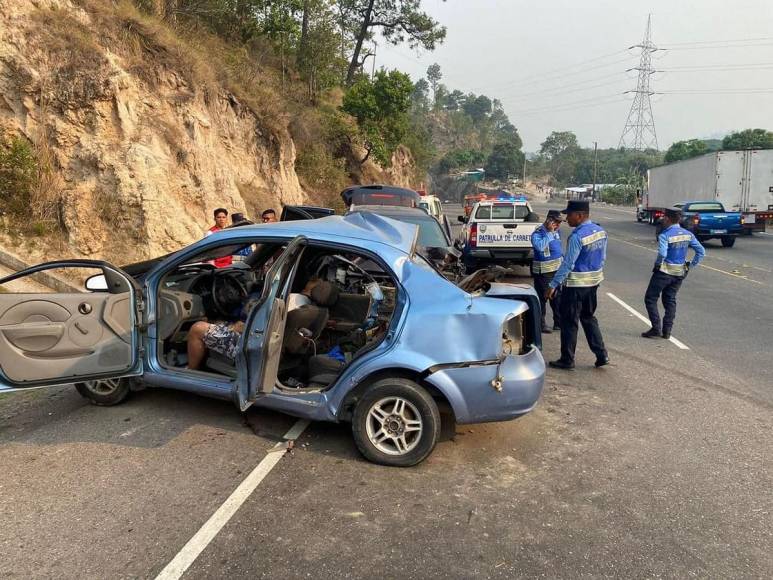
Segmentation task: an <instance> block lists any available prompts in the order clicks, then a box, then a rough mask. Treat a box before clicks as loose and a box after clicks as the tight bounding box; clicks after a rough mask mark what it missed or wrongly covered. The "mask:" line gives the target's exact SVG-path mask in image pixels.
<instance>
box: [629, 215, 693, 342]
mask: <svg viewBox="0 0 773 580" xmlns="http://www.w3.org/2000/svg"><path fill="white" fill-rule="evenodd" d="M681 220H682V212H681V210H679V209H667V210H666V212H665V216H664V217H663V226H664V228H663V231H662V232H661V233H660V235H659V236H658V257H657V258H656V259H655V267H654V268H653V269H652V277H651V278H650V284H649V286H647V292H646V293H645V294H644V305H645V306H646V307H647V314H648V315H649V317H650V324H651V325H652V328H650V329H649V330H648V331H647V332H642V334H641V335H642V336H643V337H644V338H655V337H658V336H662V337H663V338H671V328H672V327H673V326H674V318H676V294H677V292H679V288H681V286H682V282H683V281H684V279H685V276H687V273H688V272H689V271H690V268H694V267H695V266H697V265H698V264H700V263H701V260H703V256H705V255H706V250H705V249H704V248H703V246H702V245H701V243H700V242H699V241H698V240H697V239H695V236H694V235H693V233H692V232H691V231H689V230H686V229H684V228H683V227H681V226H680V225H679V222H680V221H681ZM688 248H692V249H693V251H694V252H695V255H694V256H693V259H692V262H687V249H688ZM661 294H662V295H663V306H664V308H665V310H666V312H665V314H664V315H663V327H662V328H661V326H660V313H659V312H658V298H660V296H661Z"/></svg>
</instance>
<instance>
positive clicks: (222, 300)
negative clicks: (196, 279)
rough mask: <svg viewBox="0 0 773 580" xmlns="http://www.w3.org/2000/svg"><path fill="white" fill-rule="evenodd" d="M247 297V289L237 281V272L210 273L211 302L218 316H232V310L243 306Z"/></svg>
mask: <svg viewBox="0 0 773 580" xmlns="http://www.w3.org/2000/svg"><path fill="white" fill-rule="evenodd" d="M247 296H249V292H248V291H247V287H246V286H245V285H244V283H243V282H242V281H241V280H239V278H238V273H237V272H231V271H228V270H226V271H224V272H218V271H217V270H216V271H215V272H213V273H212V301H213V302H214V304H215V310H217V312H218V313H219V314H221V315H223V316H225V317H226V318H228V317H230V316H232V315H233V309H234V308H235V307H236V306H241V305H242V304H244V301H245V300H246V299H247Z"/></svg>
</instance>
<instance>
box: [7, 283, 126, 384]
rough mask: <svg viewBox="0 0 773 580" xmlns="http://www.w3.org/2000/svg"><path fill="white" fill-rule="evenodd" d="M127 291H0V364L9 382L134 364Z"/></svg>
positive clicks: (58, 379) (117, 370)
mask: <svg viewBox="0 0 773 580" xmlns="http://www.w3.org/2000/svg"><path fill="white" fill-rule="evenodd" d="M133 327H134V314H133V304H132V294H131V292H123V293H120V294H109V293H107V292H93V293H92V292H89V293H71V294H5V293H4V294H0V370H1V371H2V373H3V375H5V378H6V379H8V381H10V382H12V383H15V384H14V386H23V384H24V383H31V382H34V383H39V382H41V381H43V382H44V381H48V380H56V382H58V383H61V382H68V381H66V380H64V381H63V380H62V379H68V378H71V379H72V380H73V381H75V380H76V379H77V378H78V377H85V376H89V375H103V374H108V373H113V374H116V375H120V374H121V373H122V372H125V371H128V370H129V369H130V368H131V367H132V366H133V365H134V362H135V361H134V357H135V354H134V352H135V348H134V344H133V336H132V335H133Z"/></svg>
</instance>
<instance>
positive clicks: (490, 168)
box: [486, 141, 524, 179]
mask: <svg viewBox="0 0 773 580" xmlns="http://www.w3.org/2000/svg"><path fill="white" fill-rule="evenodd" d="M523 158H524V155H523V153H521V151H520V148H519V147H518V146H516V144H515V143H513V142H512V141H502V142H500V143H497V144H496V145H494V148H493V149H492V151H491V155H489V157H488V160H487V161H486V175H490V176H492V177H495V178H497V179H507V178H508V177H509V176H511V175H519V174H520V173H521V170H522V169H523Z"/></svg>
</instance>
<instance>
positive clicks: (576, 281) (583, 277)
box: [566, 270, 604, 288]
mask: <svg viewBox="0 0 773 580" xmlns="http://www.w3.org/2000/svg"><path fill="white" fill-rule="evenodd" d="M603 279H604V270H596V271H595V272H569V275H568V276H567V277H566V285H567V286H569V287H575V288H578V287H583V286H598V285H599V284H601V281H602V280H603Z"/></svg>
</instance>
